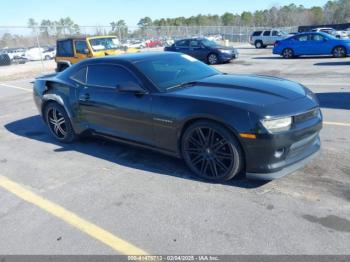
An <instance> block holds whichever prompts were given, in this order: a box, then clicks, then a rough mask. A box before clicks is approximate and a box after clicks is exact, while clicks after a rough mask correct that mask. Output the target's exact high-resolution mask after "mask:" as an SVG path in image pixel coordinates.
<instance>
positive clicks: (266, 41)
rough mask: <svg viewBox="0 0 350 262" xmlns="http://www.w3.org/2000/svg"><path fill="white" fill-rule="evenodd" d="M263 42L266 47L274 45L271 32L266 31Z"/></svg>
mask: <svg viewBox="0 0 350 262" xmlns="http://www.w3.org/2000/svg"><path fill="white" fill-rule="evenodd" d="M262 40H263V44H264V45H272V44H273V43H272V40H271V31H264V33H263V36H262Z"/></svg>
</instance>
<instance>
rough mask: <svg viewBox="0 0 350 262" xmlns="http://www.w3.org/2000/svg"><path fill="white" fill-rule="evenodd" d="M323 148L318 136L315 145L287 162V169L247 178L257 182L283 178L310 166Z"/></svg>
mask: <svg viewBox="0 0 350 262" xmlns="http://www.w3.org/2000/svg"><path fill="white" fill-rule="evenodd" d="M320 148H321V143H320V138H319V137H318V135H317V139H316V140H315V141H314V142H313V144H312V145H311V146H310V147H309V148H308V149H307V150H305V151H304V152H302V154H300V155H298V156H297V157H294V158H290V159H289V161H288V160H287V161H286V162H285V167H284V168H282V169H281V170H279V171H275V172H270V173H249V172H247V173H246V177H247V178H249V179H257V180H274V179H277V178H281V177H283V176H286V175H288V174H291V173H293V172H295V171H297V170H298V169H300V168H303V167H304V166H305V165H306V164H308V163H309V162H310V161H311V160H313V159H314V158H315V157H316V156H317V155H318V153H319V150H320Z"/></svg>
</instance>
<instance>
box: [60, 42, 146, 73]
mask: <svg viewBox="0 0 350 262" xmlns="http://www.w3.org/2000/svg"><path fill="white" fill-rule="evenodd" d="M56 48H57V52H56V57H55V60H56V63H57V68H56V71H57V72H61V71H63V70H65V69H66V68H67V67H69V66H71V65H73V64H76V63H78V62H79V61H81V60H84V59H87V58H92V57H101V56H108V55H118V54H125V53H135V52H140V50H138V49H136V48H127V49H126V50H125V48H124V47H123V46H121V45H120V43H119V40H118V39H117V38H116V37H115V36H93V37H80V38H76V37H74V38H66V39H59V40H57V45H56Z"/></svg>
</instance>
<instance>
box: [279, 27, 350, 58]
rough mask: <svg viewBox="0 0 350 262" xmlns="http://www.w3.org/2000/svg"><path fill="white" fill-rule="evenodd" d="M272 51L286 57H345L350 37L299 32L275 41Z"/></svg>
mask: <svg viewBox="0 0 350 262" xmlns="http://www.w3.org/2000/svg"><path fill="white" fill-rule="evenodd" d="M273 53H274V54H275V55H281V56H283V57H284V58H286V59H290V58H293V57H298V56H303V55H333V56H334V57H346V56H347V55H348V54H350V39H338V38H335V37H334V36H332V35H329V34H326V33H322V32H310V33H301V34H297V35H294V36H292V37H289V38H286V39H283V40H281V41H278V42H276V43H275V46H274V48H273Z"/></svg>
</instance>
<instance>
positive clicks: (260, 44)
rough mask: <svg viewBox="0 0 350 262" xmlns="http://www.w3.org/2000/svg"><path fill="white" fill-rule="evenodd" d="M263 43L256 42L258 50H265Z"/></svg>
mask: <svg viewBox="0 0 350 262" xmlns="http://www.w3.org/2000/svg"><path fill="white" fill-rule="evenodd" d="M263 46H264V45H263V43H262V42H261V41H256V42H255V48H257V49H260V48H263Z"/></svg>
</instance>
